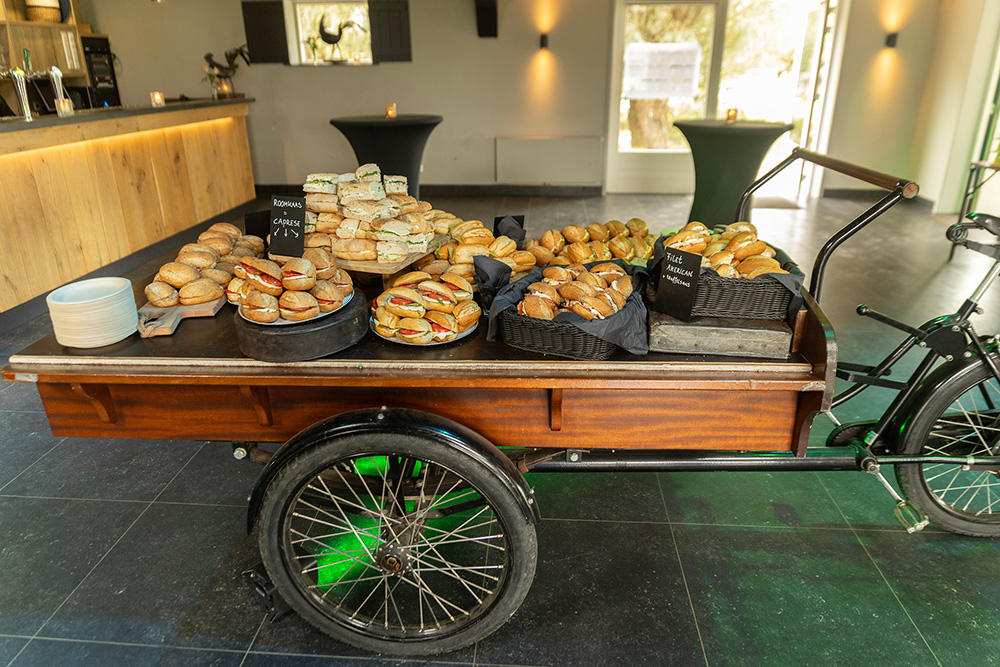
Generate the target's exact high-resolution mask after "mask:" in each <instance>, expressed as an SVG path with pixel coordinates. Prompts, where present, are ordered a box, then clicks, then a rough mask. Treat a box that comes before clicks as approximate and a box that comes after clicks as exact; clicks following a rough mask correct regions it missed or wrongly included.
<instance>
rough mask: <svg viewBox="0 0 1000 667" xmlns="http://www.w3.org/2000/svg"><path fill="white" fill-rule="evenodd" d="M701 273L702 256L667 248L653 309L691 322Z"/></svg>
mask: <svg viewBox="0 0 1000 667" xmlns="http://www.w3.org/2000/svg"><path fill="white" fill-rule="evenodd" d="M700 273H701V255H696V254H695V253H693V252H685V251H683V250H676V249H674V248H664V255H663V262H662V263H661V264H660V282H659V284H658V285H657V287H656V302H655V303H654V304H653V310H656V311H657V312H660V313H666V314H667V315H673V316H674V317H676V318H677V319H679V320H684V321H685V322H690V321H691V310H692V309H693V308H694V299H695V297H696V296H697V294H698V275H699V274H700Z"/></svg>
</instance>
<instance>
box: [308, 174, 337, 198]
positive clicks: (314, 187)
mask: <svg viewBox="0 0 1000 667" xmlns="http://www.w3.org/2000/svg"><path fill="white" fill-rule="evenodd" d="M335 178H337V174H309V175H308V176H306V182H305V183H304V184H303V185H302V191H303V192H325V193H327V194H331V195H332V194H336V193H337V182H336V181H335V180H334V179H335Z"/></svg>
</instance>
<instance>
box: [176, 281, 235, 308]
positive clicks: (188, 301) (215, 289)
mask: <svg viewBox="0 0 1000 667" xmlns="http://www.w3.org/2000/svg"><path fill="white" fill-rule="evenodd" d="M224 294H225V290H223V289H222V285H220V284H219V283H217V282H215V281H214V280H210V279H209V278H198V279H197V280H193V281H191V282H189V283H188V284H187V285H185V286H184V287H182V288H180V290H178V292H177V296H178V298H179V300H180V302H181V305H182V306H193V305H195V304H199V303H208V302H209V301H215V300H216V299H218V298H221V297H222V296H223V295H224Z"/></svg>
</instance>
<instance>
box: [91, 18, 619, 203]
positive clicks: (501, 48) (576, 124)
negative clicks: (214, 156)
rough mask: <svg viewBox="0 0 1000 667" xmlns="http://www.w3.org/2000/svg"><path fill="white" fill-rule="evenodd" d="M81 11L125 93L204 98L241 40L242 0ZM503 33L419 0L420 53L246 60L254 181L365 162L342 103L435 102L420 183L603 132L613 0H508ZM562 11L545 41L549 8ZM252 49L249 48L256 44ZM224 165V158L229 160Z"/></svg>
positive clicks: (296, 177)
mask: <svg viewBox="0 0 1000 667" xmlns="http://www.w3.org/2000/svg"><path fill="white" fill-rule="evenodd" d="M81 4H82V11H83V15H84V20H85V21H89V22H90V23H91V24H92V25H93V27H94V30H95V31H98V32H103V33H107V34H108V35H109V36H110V38H111V45H112V48H113V49H114V51H115V52H116V53H117V54H118V55H119V57H120V58H121V69H120V70H119V76H120V83H119V85H120V88H121V93H122V100H123V103H125V104H148V101H149V91H150V90H162V91H163V92H164V93H165V94H166V95H167V96H168V97H176V96H177V95H179V94H181V93H184V94H186V95H188V96H189V97H205V96H207V95H208V94H209V88H208V84H206V83H201V77H202V72H201V66H202V65H203V64H204V60H203V56H204V54H205V53H206V52H209V51H210V52H213V53H214V54H215V56H216V59H220V60H221V59H222V54H223V53H224V52H225V50H226V49H227V48H230V47H233V46H238V45H239V44H241V43H243V42H244V40H245V37H244V32H243V18H242V11H241V8H240V1H239V0H165V2H163V3H162V4H156V3H153V2H149V1H148V0H131V1H130V2H127V3H125V2H122V0H82V1H81ZM498 6H499V28H498V33H499V36H498V37H497V38H480V37H479V36H478V35H477V34H476V22H475V3H474V2H473V0H412V1H411V2H410V28H411V38H412V54H413V61H412V62H408V63H383V64H380V65H376V66H374V67H319V68H315V67H288V66H283V65H273V64H258V65H252V66H250V67H247V66H246V65H244V64H242V61H240V63H241V65H240V68H239V70H238V72H237V73H236V76H235V77H234V80H233V81H234V86H235V88H236V90H237V91H239V92H242V93H245V94H246V95H247V96H250V97H254V98H255V99H256V102H255V103H254V104H253V105H251V108H250V118H249V123H248V127H249V133H250V144H251V152H252V155H253V167H254V179H255V181H256V182H257V183H262V184H263V183H297V182H301V181H302V180H303V177H304V176H305V175H306V174H307V173H309V172H313V171H346V170H348V169H353V168H354V167H355V166H356V165H357V161H356V160H355V157H354V153H353V152H352V151H351V148H350V145H349V144H348V143H347V140H346V139H344V138H343V137H342V136H341V135H340V133H339V132H338V131H337V130H336V129H334V128H333V127H332V126H331V125H330V124H329V121H330V118H332V117H334V116H345V115H359V114H381V113H383V112H384V108H385V103H386V102H396V104H397V106H398V110H399V113H401V114H403V113H434V114H440V115H442V116H444V122H443V123H442V124H441V125H439V126H438V127H437V128H436V129H435V130H434V133H433V134H432V135H431V137H430V140H429V141H428V144H427V149H426V151H425V153H424V171H423V174H422V176H421V183H422V184H489V183H494V182H495V155H494V152H495V149H494V143H495V138H496V137H500V136H507V137H509V136H563V137H565V136H602V135H603V134H604V125H605V116H606V113H607V112H606V106H607V104H606V97H607V95H606V89H607V85H608V64H607V61H608V50H609V46H608V45H609V34H610V21H611V10H612V7H611V4H610V3H609V2H608V1H607V0H548V1H545V0H502V1H501V2H499V3H498ZM542 10H546V11H549V12H550V13H551V14H552V15H553V16H554V17H555V18H554V22H553V25H552V27H551V29H550V30H549V51H548V54H545V55H541V54H540V51H539V34H540V32H539V27H537V26H538V23H537V22H539V21H542V20H544V19H543V18H542V17H540V16H536V14H538V13H539V12H540V11H542ZM251 55H252V54H251ZM220 168H223V166H222V165H220Z"/></svg>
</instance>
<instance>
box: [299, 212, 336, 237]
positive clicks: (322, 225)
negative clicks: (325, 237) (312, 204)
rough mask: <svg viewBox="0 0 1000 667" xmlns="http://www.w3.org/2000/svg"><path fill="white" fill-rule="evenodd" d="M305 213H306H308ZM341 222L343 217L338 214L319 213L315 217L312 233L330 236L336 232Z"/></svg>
mask: <svg viewBox="0 0 1000 667" xmlns="http://www.w3.org/2000/svg"><path fill="white" fill-rule="evenodd" d="M306 212H307V213H308V211H306ZM314 215H316V214H314ZM343 220H344V216H342V215H340V214H339V213H320V214H318V215H316V221H315V224H314V229H313V231H317V232H326V233H327V234H330V233H332V232H335V231H337V228H338V227H339V226H340V223H341V222H343Z"/></svg>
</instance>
